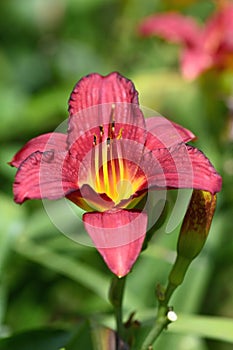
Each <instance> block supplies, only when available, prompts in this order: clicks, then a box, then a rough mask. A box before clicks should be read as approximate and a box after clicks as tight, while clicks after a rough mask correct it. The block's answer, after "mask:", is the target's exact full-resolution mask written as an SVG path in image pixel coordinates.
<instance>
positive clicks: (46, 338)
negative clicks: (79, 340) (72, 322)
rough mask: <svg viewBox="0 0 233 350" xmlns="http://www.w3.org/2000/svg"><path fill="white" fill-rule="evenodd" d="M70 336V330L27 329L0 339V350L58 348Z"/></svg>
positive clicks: (50, 349)
mask: <svg viewBox="0 0 233 350" xmlns="http://www.w3.org/2000/svg"><path fill="white" fill-rule="evenodd" d="M70 336H71V334H70V332H68V331H65V330H58V329H42V330H32V331H27V332H23V333H18V334H15V335H13V336H12V337H9V338H5V339H2V340H0V350H12V349H22V350H32V349H33V350H42V349H43V350H58V349H61V348H62V347H64V345H65V344H66V342H67V341H68V339H69V338H70ZM83 349H84V348H83Z"/></svg>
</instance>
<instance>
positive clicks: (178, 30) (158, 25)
mask: <svg viewBox="0 0 233 350" xmlns="http://www.w3.org/2000/svg"><path fill="white" fill-rule="evenodd" d="M200 32H201V30H200V28H199V27H198V25H197V23H196V22H195V21H194V20H193V19H192V18H189V17H185V16H182V15H180V14H178V13H175V12H171V13H165V14H163V13H161V14H156V15H153V16H150V17H147V18H146V19H144V20H143V22H142V24H141V25H140V27H139V33H140V34H141V35H143V36H151V35H159V36H161V37H162V38H164V39H167V40H170V41H172V42H175V43H183V44H186V45H188V46H194V45H196V43H197V42H198V40H199V35H200Z"/></svg>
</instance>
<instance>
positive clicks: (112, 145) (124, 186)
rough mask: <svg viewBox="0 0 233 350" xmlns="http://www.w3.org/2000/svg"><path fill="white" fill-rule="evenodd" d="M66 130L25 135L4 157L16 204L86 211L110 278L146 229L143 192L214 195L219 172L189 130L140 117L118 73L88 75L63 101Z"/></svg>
mask: <svg viewBox="0 0 233 350" xmlns="http://www.w3.org/2000/svg"><path fill="white" fill-rule="evenodd" d="M69 113H70V115H69V121H68V132H67V134H62V133H57V132H54V133H49V134H44V135H40V136H38V137H36V138H34V139H32V140H30V141H29V142H28V143H27V144H26V145H25V146H24V147H23V148H22V149H21V150H20V151H19V152H18V153H16V155H15V156H14V157H13V159H12V161H11V163H10V164H11V165H12V166H15V167H17V168H18V171H17V173H16V177H15V182H14V187H13V191H14V196H15V197H14V198H15V202H16V203H23V202H24V201H25V200H27V199H42V198H47V199H51V200H56V199H59V198H64V197H66V198H67V199H69V200H71V201H72V202H74V203H75V204H77V205H78V206H80V207H81V208H83V209H84V210H85V211H87V213H85V214H84V215H83V222H84V226H85V229H86V231H87V232H88V233H89V235H90V237H91V239H92V241H93V243H94V245H95V246H96V248H97V249H98V251H99V252H100V254H101V255H102V256H103V258H104V260H105V262H106V264H107V265H108V267H109V269H110V270H111V271H112V272H113V273H115V274H116V275H117V276H124V275H126V274H127V273H128V272H129V271H130V269H131V267H132V266H133V264H134V262H135V261H136V259H137V257H138V255H139V254H140V251H141V248H142V244H143V241H144V238H145V235H146V230H147V213H146V211H145V210H142V209H140V210H138V209H135V206H136V205H137V203H138V202H139V201H140V200H141V199H142V198H143V197H144V196H146V194H147V193H148V190H149V189H150V190H160V189H171V188H176V189H177V188H196V189H203V190H206V191H209V192H211V193H216V192H218V191H219V190H220V188H221V177H220V176H219V174H218V173H217V172H216V170H215V169H214V167H213V166H212V164H211V163H210V162H209V160H208V158H206V157H205V156H204V155H203V153H202V152H201V151H199V150H198V149H196V148H194V147H191V146H189V145H186V142H188V141H190V140H192V139H194V135H193V134H192V132H191V131H189V130H187V129H185V128H183V127H182V126H179V125H177V124H175V123H172V122H170V121H168V120H167V119H166V118H163V117H152V118H148V119H145V118H144V116H143V114H142V112H141V110H140V107H139V103H138V93H137V91H136V90H135V88H134V85H133V83H132V82H131V81H130V80H128V79H126V78H124V77H123V76H121V75H120V74H118V73H111V74H109V75H107V76H105V77H103V76H101V75H99V74H96V73H94V74H90V75H88V76H86V77H84V78H82V79H81V80H80V81H79V82H78V83H77V85H76V86H75V88H74V90H73V92H72V94H71V96H70V100H69Z"/></svg>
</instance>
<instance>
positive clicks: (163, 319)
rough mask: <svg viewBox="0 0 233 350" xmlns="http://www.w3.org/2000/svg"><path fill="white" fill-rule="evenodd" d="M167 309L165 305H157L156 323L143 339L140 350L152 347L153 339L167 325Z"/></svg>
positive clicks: (148, 349)
mask: <svg viewBox="0 0 233 350" xmlns="http://www.w3.org/2000/svg"><path fill="white" fill-rule="evenodd" d="M167 311H168V308H167V306H163V305H160V306H159V309H158V315H157V319H156V323H155V325H154V327H153V328H152V329H151V331H150V332H149V334H148V335H147V337H146V339H145V340H144V342H143V344H142V346H141V348H140V350H150V349H152V344H153V343H154V341H155V340H156V339H157V338H158V336H159V335H160V333H161V332H162V331H163V330H164V329H165V328H166V327H167V326H168V324H169V323H170V321H169V319H168V318H167Z"/></svg>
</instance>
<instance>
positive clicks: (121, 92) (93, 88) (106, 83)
mask: <svg viewBox="0 0 233 350" xmlns="http://www.w3.org/2000/svg"><path fill="white" fill-rule="evenodd" d="M116 102H120V103H133V104H138V93H137V91H136V90H135V88H134V85H133V83H132V82H131V81H130V80H128V79H126V78H124V77H123V76H122V75H120V74H118V73H117V72H114V73H111V74H109V75H107V76H105V77H104V76H102V75H100V74H97V73H92V74H89V75H87V76H86V77H84V78H82V79H81V80H80V81H79V82H78V83H77V84H76V86H75V88H74V90H73V91H72V93H71V95H70V100H69V113H70V115H75V114H77V113H79V112H80V111H81V110H84V109H87V108H89V107H93V106H95V105H99V104H106V103H110V104H111V103H116Z"/></svg>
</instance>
